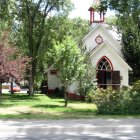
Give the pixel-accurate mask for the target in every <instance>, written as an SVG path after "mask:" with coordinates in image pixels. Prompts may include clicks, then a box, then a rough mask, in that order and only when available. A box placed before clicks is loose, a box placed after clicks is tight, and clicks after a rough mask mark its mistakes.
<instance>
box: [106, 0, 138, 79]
mask: <svg viewBox="0 0 140 140" xmlns="http://www.w3.org/2000/svg"><path fill="white" fill-rule="evenodd" d="M108 2H109V3H108V4H109V6H110V8H111V9H114V10H116V13H117V29H118V31H119V33H120V34H121V35H122V45H123V49H122V51H123V54H124V58H125V60H126V61H127V63H128V64H129V65H130V66H131V67H132V68H133V74H132V76H131V78H132V81H135V80H137V79H140V71H139V69H140V61H138V60H139V59H140V29H139V15H140V1H139V0H118V1H114V0H109V1H108Z"/></svg>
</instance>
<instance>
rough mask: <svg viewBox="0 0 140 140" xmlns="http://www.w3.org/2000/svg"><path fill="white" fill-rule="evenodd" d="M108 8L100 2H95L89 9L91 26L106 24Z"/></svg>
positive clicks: (96, 0)
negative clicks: (105, 16)
mask: <svg viewBox="0 0 140 140" xmlns="http://www.w3.org/2000/svg"><path fill="white" fill-rule="evenodd" d="M105 10H106V6H104V5H103V4H101V1H100V0H94V1H93V4H92V5H91V7H90V8H89V11H90V24H92V23H102V22H104V15H105Z"/></svg>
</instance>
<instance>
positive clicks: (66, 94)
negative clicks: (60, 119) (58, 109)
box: [64, 84, 68, 107]
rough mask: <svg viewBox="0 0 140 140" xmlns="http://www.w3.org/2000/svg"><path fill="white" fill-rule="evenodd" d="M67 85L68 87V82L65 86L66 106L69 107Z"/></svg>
mask: <svg viewBox="0 0 140 140" xmlns="http://www.w3.org/2000/svg"><path fill="white" fill-rule="evenodd" d="M67 87H68V84H65V86H64V100H65V107H67V105H68V92H67Z"/></svg>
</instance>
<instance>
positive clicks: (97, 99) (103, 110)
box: [86, 87, 140, 115]
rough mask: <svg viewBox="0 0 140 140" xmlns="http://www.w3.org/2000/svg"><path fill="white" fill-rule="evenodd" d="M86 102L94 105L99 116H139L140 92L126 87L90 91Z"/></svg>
mask: <svg viewBox="0 0 140 140" xmlns="http://www.w3.org/2000/svg"><path fill="white" fill-rule="evenodd" d="M86 101H87V102H92V103H95V104H96V105H97V107H98V113H99V114H108V115H114V114H116V115H121V114H140V92H137V91H134V90H133V89H130V88H127V87H123V88H122V89H120V90H112V89H97V90H90V91H89V92H88V93H87V95H86Z"/></svg>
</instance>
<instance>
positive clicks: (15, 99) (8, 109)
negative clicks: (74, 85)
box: [0, 93, 140, 119]
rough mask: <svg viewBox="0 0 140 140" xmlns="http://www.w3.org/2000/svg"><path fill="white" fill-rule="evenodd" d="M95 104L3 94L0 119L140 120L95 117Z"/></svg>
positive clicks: (123, 116) (106, 116)
mask: <svg viewBox="0 0 140 140" xmlns="http://www.w3.org/2000/svg"><path fill="white" fill-rule="evenodd" d="M96 112H97V107H96V105H95V104H89V103H85V102H77V101H69V103H68V107H64V99H62V98H50V97H48V96H46V95H44V94H35V95H34V96H33V97H29V96H28V95H27V94H22V93H20V94H19V93H15V94H13V95H10V94H3V96H2V101H1V102H0V119H81V118H84V119H85V118H86V119H88V118H97V117H98V118H99V117H100V118H140V115H135V116H134V115H97V114H96Z"/></svg>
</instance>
